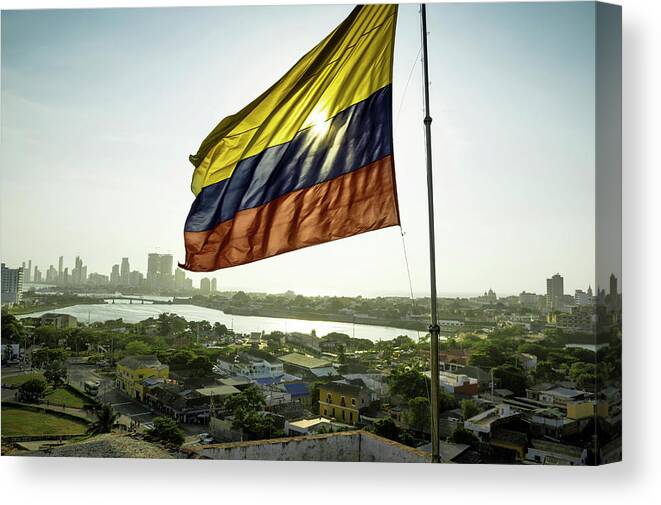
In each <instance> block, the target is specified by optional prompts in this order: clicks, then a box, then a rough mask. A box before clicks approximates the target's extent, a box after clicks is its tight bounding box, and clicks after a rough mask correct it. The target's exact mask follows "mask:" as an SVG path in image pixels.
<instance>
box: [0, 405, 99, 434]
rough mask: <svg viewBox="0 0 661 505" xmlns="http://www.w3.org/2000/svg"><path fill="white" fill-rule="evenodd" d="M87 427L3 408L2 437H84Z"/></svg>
mask: <svg viewBox="0 0 661 505" xmlns="http://www.w3.org/2000/svg"><path fill="white" fill-rule="evenodd" d="M86 430H87V425H85V424H84V423H78V422H76V421H72V420H70V419H65V418H61V417H58V416H55V415H52V414H45V413H41V412H32V411H30V410H23V409H18V408H14V407H2V435H3V436H5V437H18V436H27V435H30V436H39V435H82V434H84V433H85V432H86Z"/></svg>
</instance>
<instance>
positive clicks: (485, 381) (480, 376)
mask: <svg viewBox="0 0 661 505" xmlns="http://www.w3.org/2000/svg"><path fill="white" fill-rule="evenodd" d="M454 373H458V374H461V375H467V376H468V377H471V378H473V379H477V381H478V382H479V383H480V387H481V388H483V389H484V388H486V389H489V388H491V374H490V373H489V372H487V371H486V370H484V369H482V368H480V367H479V366H471V365H469V366H464V367H461V368H458V369H456V370H455V371H454Z"/></svg>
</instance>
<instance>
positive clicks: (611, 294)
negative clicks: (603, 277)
mask: <svg viewBox="0 0 661 505" xmlns="http://www.w3.org/2000/svg"><path fill="white" fill-rule="evenodd" d="M619 304H620V297H619V295H618V294H617V277H615V274H611V276H610V288H609V290H608V305H610V307H611V308H613V309H616V308H617V307H618V306H619Z"/></svg>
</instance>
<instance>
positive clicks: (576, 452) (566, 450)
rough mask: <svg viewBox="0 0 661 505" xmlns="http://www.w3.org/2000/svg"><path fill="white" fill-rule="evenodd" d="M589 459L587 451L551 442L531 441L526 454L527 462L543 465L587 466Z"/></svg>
mask: <svg viewBox="0 0 661 505" xmlns="http://www.w3.org/2000/svg"><path fill="white" fill-rule="evenodd" d="M587 459H588V450H587V449H583V448H581V447H575V446H573V445H566V444H560V443H557V442H551V441H550V440H539V439H533V440H531V441H530V447H528V452H527V453H526V460H528V461H533V462H535V463H539V464H542V465H585V464H586V463H587Z"/></svg>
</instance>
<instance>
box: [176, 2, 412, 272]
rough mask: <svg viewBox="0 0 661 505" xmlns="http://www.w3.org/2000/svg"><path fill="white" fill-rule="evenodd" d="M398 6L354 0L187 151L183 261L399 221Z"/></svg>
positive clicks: (261, 254) (257, 255) (233, 258)
mask: <svg viewBox="0 0 661 505" xmlns="http://www.w3.org/2000/svg"><path fill="white" fill-rule="evenodd" d="M396 20H397V6H396V5H367V6H358V7H356V8H355V9H354V10H353V11H352V12H351V14H350V15H349V17H348V18H347V19H346V20H344V22H342V24H340V25H339V26H338V27H337V28H336V29H335V30H334V31H333V32H332V33H331V34H330V35H328V36H327V37H326V38H325V39H324V40H323V41H321V42H320V43H319V44H318V45H317V46H316V47H314V48H313V49H312V50H311V51H310V52H309V53H307V54H306V55H305V56H303V58H301V59H300V60H299V61H298V63H296V64H295V65H294V67H293V68H292V69H291V70H289V72H287V73H286V74H285V75H284V76H283V77H282V78H281V79H280V80H279V81H278V82H276V83H275V84H274V85H273V86H272V87H271V88H270V89H268V90H267V91H266V92H264V93H263V94H262V95H261V96H260V97H258V98H257V99H256V100H254V101H253V102H252V103H250V104H249V105H247V106H246V107H245V108H243V109H242V110H241V111H240V112H238V113H237V114H235V115H233V116H228V117H226V118H225V119H223V120H222V121H221V122H220V124H219V125H218V126H217V127H216V128H215V129H214V130H213V131H212V132H211V133H210V134H209V136H208V137H207V138H206V139H205V140H204V141H203V142H202V145H201V146H200V149H199V150H198V152H197V154H195V155H192V156H191V157H190V160H191V162H192V163H193V165H195V167H196V168H195V171H194V173H193V181H192V190H193V193H194V194H195V195H196V198H195V201H194V203H193V205H192V208H191V210H190V213H189V215H188V218H187V220H186V225H185V231H184V238H185V243H186V263H185V265H182V266H183V267H184V268H186V269H188V270H192V271H211V270H217V269H220V268H225V267H231V266H235V265H241V264H244V263H249V262H252V261H256V260H260V259H263V258H268V257H270V256H274V255H277V254H280V253H284V252H287V251H292V250H294V249H300V248H302V247H307V246H311V245H315V244H320V243H323V242H328V241H331V240H336V239H340V238H344V237H349V236H352V235H356V234H359V233H363V232H367V231H371V230H377V229H380V228H385V227H388V226H394V225H398V224H399V210H398V204H397V196H396V188H395V173H394V164H393V148H392V94H391V83H392V60H393V49H394V39H395V25H396Z"/></svg>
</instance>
